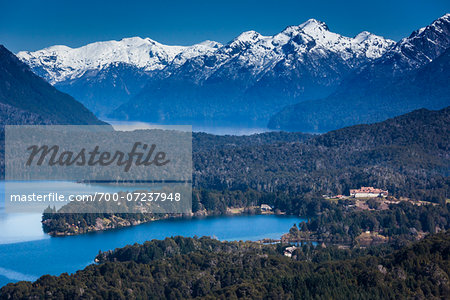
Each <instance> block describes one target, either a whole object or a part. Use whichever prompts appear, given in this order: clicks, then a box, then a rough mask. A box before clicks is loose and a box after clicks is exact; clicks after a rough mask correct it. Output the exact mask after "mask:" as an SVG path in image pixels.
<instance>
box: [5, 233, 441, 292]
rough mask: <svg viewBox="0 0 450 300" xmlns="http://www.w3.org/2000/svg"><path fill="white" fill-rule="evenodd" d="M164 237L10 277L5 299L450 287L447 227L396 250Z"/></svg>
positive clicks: (383, 290)
mask: <svg viewBox="0 0 450 300" xmlns="http://www.w3.org/2000/svg"><path fill="white" fill-rule="evenodd" d="M285 247H286V246H283V245H267V246H262V245H260V244H257V243H252V242H219V241H217V240H212V239H209V238H182V237H174V238H166V239H165V240H163V241H158V240H153V241H150V242H146V243H145V244H144V245H133V246H127V247H125V248H122V249H116V250H115V251H113V252H107V253H100V254H99V256H98V257H97V258H98V259H99V261H100V264H99V265H91V266H88V267H87V268H86V269H84V270H82V271H78V272H77V273H75V274H73V275H68V274H63V275H61V276H57V277H56V276H50V275H45V276H42V277H41V278H40V279H38V280H37V281H36V282H34V283H31V282H19V283H15V284H8V285H7V286H5V287H3V288H2V289H0V299H23V298H46V299H61V298H65V299H69V298H70V299H92V298H103V299H181V298H183V299H190V298H201V299H212V298H215V299H237V298H252V299H254V298H275V299H300V298H301V299H329V298H333V299H361V298H363V299H369V298H370V299H374V298H377V299H393V298H401V299H403V298H414V297H416V298H418V299H426V298H445V297H447V296H448V294H449V293H450V284H449V279H448V278H449V275H450V268H449V255H450V234H449V233H448V232H443V233H439V234H436V235H431V236H429V237H427V238H425V239H424V240H422V241H419V242H415V243H413V244H411V245H407V246H404V247H403V248H401V249H399V250H394V249H393V248H391V247H378V248H372V249H370V250H357V249H355V250H339V249H337V248H335V247H329V248H321V247H316V248H314V247H312V246H310V245H305V246H303V247H300V248H299V249H297V250H296V252H295V256H296V259H293V258H288V257H285V256H283V255H282V251H283V249H284V248H285Z"/></svg>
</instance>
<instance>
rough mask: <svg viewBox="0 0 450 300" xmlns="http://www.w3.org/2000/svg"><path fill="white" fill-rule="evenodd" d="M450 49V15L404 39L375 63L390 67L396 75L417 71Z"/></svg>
mask: <svg viewBox="0 0 450 300" xmlns="http://www.w3.org/2000/svg"><path fill="white" fill-rule="evenodd" d="M449 47H450V13H447V14H445V15H444V16H442V17H440V18H439V19H437V20H435V21H434V22H433V23H431V24H430V25H428V26H425V27H423V28H420V29H418V30H416V31H414V32H413V33H411V35H410V36H409V37H406V38H403V39H402V40H400V41H399V42H398V43H397V44H395V46H394V47H392V48H391V49H390V50H389V51H387V52H386V53H385V55H383V57H381V58H380V60H377V61H375V62H374V65H384V66H390V67H391V68H392V70H393V71H394V73H403V72H404V71H409V70H412V69H417V68H420V67H422V66H424V65H425V64H427V63H429V62H431V61H432V60H433V59H435V58H436V57H438V56H439V55H441V54H442V53H444V52H445V50H446V49H447V48H449Z"/></svg>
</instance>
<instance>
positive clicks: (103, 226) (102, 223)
mask: <svg viewBox="0 0 450 300" xmlns="http://www.w3.org/2000/svg"><path fill="white" fill-rule="evenodd" d="M243 215H286V213H284V212H276V213H275V212H273V211H260V209H259V207H239V208H235V207H230V208H227V211H226V213H217V212H208V211H207V210H202V211H197V212H195V213H190V214H165V215H163V216H159V217H155V216H152V217H148V218H147V217H146V218H144V219H143V220H135V219H123V218H121V217H118V216H116V215H114V214H112V215H111V217H110V218H103V219H101V218H97V219H96V225H95V226H88V227H86V228H80V227H79V226H78V225H75V224H67V223H66V225H67V226H68V228H67V229H66V230H64V231H60V230H51V231H47V232H45V233H46V234H48V235H49V236H51V237H65V236H76V235H83V234H88V233H94V232H102V231H109V230H114V229H122V228H127V227H131V226H139V225H142V224H147V223H150V222H154V221H161V220H169V219H192V218H202V217H215V216H243ZM51 221H52V219H46V220H42V222H41V223H42V224H43V225H47V226H49V225H50V222H51Z"/></svg>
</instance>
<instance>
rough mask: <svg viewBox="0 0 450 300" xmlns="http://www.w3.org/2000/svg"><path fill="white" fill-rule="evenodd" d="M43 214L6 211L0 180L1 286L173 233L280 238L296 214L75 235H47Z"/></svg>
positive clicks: (72, 188) (63, 185)
mask: <svg viewBox="0 0 450 300" xmlns="http://www.w3.org/2000/svg"><path fill="white" fill-rule="evenodd" d="M23 189H24V192H33V191H35V190H36V189H43V190H46V189H51V190H53V191H61V192H71V193H80V192H92V191H93V190H95V191H99V190H100V191H109V192H114V191H118V190H123V187H117V186H98V185H95V186H94V185H86V184H77V183H73V182H59V183H58V184H56V185H55V183H54V182H46V181H43V182H30V183H29V184H27V185H25V187H24V188H23ZM41 217H42V215H41V213H34V212H33V213H7V211H5V207H4V182H1V181H0V286H3V285H5V284H7V283H9V282H15V281H19V280H36V279H37V278H38V277H40V276H42V275H44V274H52V275H58V274H61V273H64V272H67V273H73V272H75V271H77V270H79V269H83V268H84V267H86V266H87V265H89V264H91V263H93V261H94V258H95V256H96V255H97V254H98V251H99V250H102V251H106V250H110V249H115V248H118V247H123V246H125V245H128V244H134V243H143V242H145V241H147V240H151V239H164V238H165V237H171V236H176V235H181V236H190V237H192V236H195V235H197V236H211V237H213V236H214V237H217V238H218V239H220V240H253V241H255V240H259V239H263V238H275V239H277V238H280V236H281V235H282V234H284V233H286V232H288V230H289V229H290V228H291V226H292V225H293V224H294V223H297V224H298V223H299V222H301V221H303V219H301V218H299V217H294V216H275V215H259V216H232V217H230V216H228V217H227V216H223V217H208V218H192V219H170V220H161V221H155V222H150V223H147V224H142V225H139V226H133V227H128V228H123V229H117V230H110V231H104V232H97V233H90V234H85V235H79V236H68V237H54V238H52V237H49V236H48V235H46V234H44V232H43V231H42V226H41Z"/></svg>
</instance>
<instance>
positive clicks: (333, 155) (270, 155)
mask: <svg viewBox="0 0 450 300" xmlns="http://www.w3.org/2000/svg"><path fill="white" fill-rule="evenodd" d="M449 124H450V107H447V108H445V109H442V110H440V111H429V110H426V109H421V110H416V111H414V112H411V113H409V114H406V115H402V116H399V117H396V118H393V119H389V120H386V121H383V122H380V123H375V124H370V125H355V126H351V127H348V128H344V129H340V130H337V131H332V132H329V133H326V134H323V135H319V136H315V137H312V138H310V139H307V140H306V141H299V142H295V141H293V140H290V141H285V142H283V141H279V142H275V143H267V144H261V143H260V144H254V143H253V142H250V140H249V141H248V142H247V143H245V140H242V141H240V143H239V145H237V146H235V147H221V148H212V147H209V146H208V143H206V144H205V143H201V142H199V141H197V139H199V138H200V137H198V136H194V141H193V149H194V150H195V151H194V153H193V161H194V186H195V187H203V188H215V189H218V190H221V189H242V190H246V189H247V188H252V189H255V190H260V191H269V192H276V191H280V192H281V191H283V192H286V191H294V192H296V193H301V194H305V193H319V194H323V193H333V194H335V193H339V194H344V193H347V194H348V191H349V189H350V188H354V187H360V186H376V187H380V188H384V189H388V190H389V191H390V193H391V194H393V195H395V196H409V197H413V198H422V199H429V200H430V199H441V200H442V199H444V198H445V197H446V196H445V195H446V193H449V192H450V190H449V183H450V181H449V180H450V179H449V177H448V176H449V175H450V160H449V152H450V126H449ZM269 136H270V134H269ZM209 143H211V142H209ZM198 145H200V147H199V146H198ZM201 145H204V147H201ZM433 201H436V200H433Z"/></svg>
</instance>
